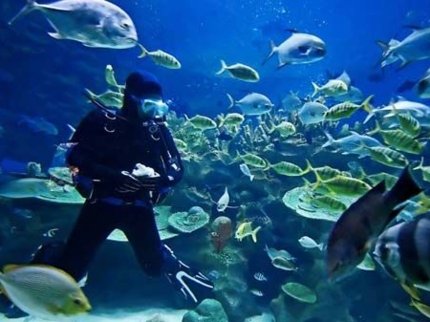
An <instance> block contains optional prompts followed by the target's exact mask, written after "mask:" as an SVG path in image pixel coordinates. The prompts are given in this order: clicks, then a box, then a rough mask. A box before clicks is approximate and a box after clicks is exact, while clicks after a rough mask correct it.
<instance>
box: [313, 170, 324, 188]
mask: <svg viewBox="0 0 430 322" xmlns="http://www.w3.org/2000/svg"><path fill="white" fill-rule="evenodd" d="M312 171H313V173H314V175H315V178H316V179H317V181H316V182H315V183H311V187H312V189H313V190H317V188H318V187H319V186H320V185H321V183H323V180H322V179H321V177H320V175H319V174H318V171H315V170H314V169H313V170H312Z"/></svg>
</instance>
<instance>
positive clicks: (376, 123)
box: [366, 121, 382, 135]
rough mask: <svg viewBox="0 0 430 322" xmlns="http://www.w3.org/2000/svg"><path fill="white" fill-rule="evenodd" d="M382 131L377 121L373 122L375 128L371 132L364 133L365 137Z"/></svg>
mask: <svg viewBox="0 0 430 322" xmlns="http://www.w3.org/2000/svg"><path fill="white" fill-rule="evenodd" d="M381 130H382V128H381V125H380V124H379V122H378V121H375V128H374V129H373V130H372V131H369V132H366V135H373V134H376V133H378V132H380V131H381Z"/></svg>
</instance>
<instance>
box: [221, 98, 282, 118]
mask: <svg viewBox="0 0 430 322" xmlns="http://www.w3.org/2000/svg"><path fill="white" fill-rule="evenodd" d="M227 97H228V99H229V100H230V106H229V107H228V109H231V108H233V107H234V106H237V107H239V108H240V109H241V111H242V113H243V114H245V115H262V114H266V113H269V112H270V110H271V109H272V107H273V106H274V105H273V103H272V102H271V101H270V99H269V98H268V97H267V96H264V95H263V94H259V93H250V94H248V95H245V96H244V97H243V98H241V99H240V100H238V101H236V100H234V99H233V97H232V96H231V95H230V94H227Z"/></svg>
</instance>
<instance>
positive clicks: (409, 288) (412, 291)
mask: <svg viewBox="0 0 430 322" xmlns="http://www.w3.org/2000/svg"><path fill="white" fill-rule="evenodd" d="M400 286H401V287H402V288H403V290H404V291H405V292H406V293H408V294H409V295H410V297H412V298H413V299H414V300H417V301H419V300H420V292H419V290H418V289H417V288H416V287H415V286H414V285H410V284H408V283H406V282H403V283H400Z"/></svg>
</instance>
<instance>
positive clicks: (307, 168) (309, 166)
mask: <svg viewBox="0 0 430 322" xmlns="http://www.w3.org/2000/svg"><path fill="white" fill-rule="evenodd" d="M312 170H313V168H312V164H311V163H310V162H309V160H308V159H306V168H305V169H304V170H303V171H302V173H301V175H305V174H307V173H309V172H311V171H312Z"/></svg>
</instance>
